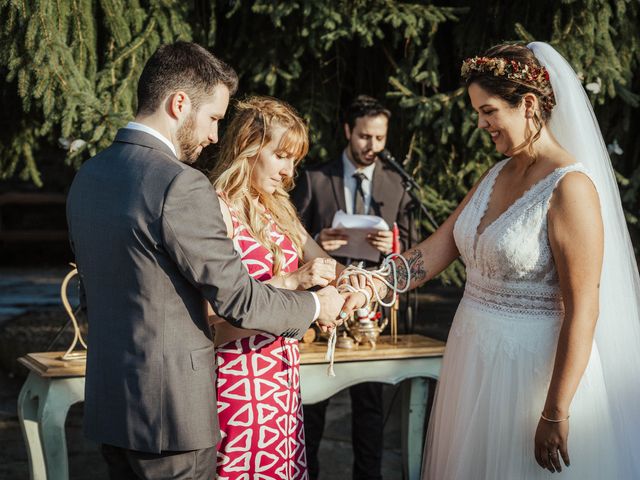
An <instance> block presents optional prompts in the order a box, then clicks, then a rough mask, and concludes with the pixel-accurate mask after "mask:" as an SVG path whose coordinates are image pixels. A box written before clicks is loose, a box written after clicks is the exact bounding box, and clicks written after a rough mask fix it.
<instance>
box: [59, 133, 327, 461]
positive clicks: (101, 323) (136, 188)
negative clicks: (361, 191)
mask: <svg viewBox="0 0 640 480" xmlns="http://www.w3.org/2000/svg"><path fill="white" fill-rule="evenodd" d="M67 218H68V222H69V233H70V238H71V243H72V247H73V249H74V252H75V256H76V261H77V265H78V270H79V272H80V279H81V283H82V285H83V288H84V294H85V296H86V306H87V315H88V319H89V352H88V358H87V378H86V391H85V410H84V416H85V434H86V435H87V437H89V438H90V439H92V440H95V441H97V442H99V443H106V444H110V445H115V446H118V447H123V448H128V449H132V450H140V451H146V452H156V453H157V452H160V451H163V450H195V449H201V448H209V447H211V446H214V445H216V443H217V442H218V441H219V438H220V432H219V428H218V419H217V415H216V397H215V389H214V382H215V359H214V352H213V344H212V342H211V333H210V329H209V326H208V323H207V316H206V310H205V304H204V300H203V297H204V298H206V300H208V301H209V302H211V304H212V305H213V307H214V309H215V310H216V312H217V313H218V314H219V315H220V316H222V317H224V318H226V319H227V320H228V321H229V322H231V323H233V324H234V325H236V326H239V327H244V328H251V329H258V330H264V331H267V332H271V333H274V334H276V335H284V336H289V337H300V336H301V335H302V334H303V333H304V332H305V331H306V329H307V327H308V326H309V324H310V323H311V321H312V320H313V315H314V312H315V301H314V300H313V298H312V296H311V294H310V293H308V292H294V291H286V290H278V289H276V288H272V287H270V286H268V285H264V284H261V283H259V282H257V281H255V280H253V279H252V278H251V277H250V276H249V275H248V274H247V272H246V269H245V268H244V266H243V265H242V263H241V261H240V257H239V256H238V255H237V254H236V252H235V250H234V249H233V244H232V242H231V240H229V239H228V238H227V232H226V228H225V224H224V222H223V220H222V215H221V213H220V207H219V203H218V197H217V195H216V194H215V192H214V190H213V188H212V186H211V184H210V182H209V181H208V180H207V178H206V177H205V176H204V175H203V174H202V173H200V172H198V171H197V170H195V169H193V168H192V167H190V166H188V165H185V164H183V163H181V162H179V161H178V160H177V159H176V157H175V156H174V155H173V153H172V152H171V150H170V149H169V148H168V147H167V146H166V145H165V144H164V143H162V142H161V141H160V140H158V139H156V138H155V137H153V136H152V135H149V134H147V133H144V132H139V131H135V130H130V129H123V130H120V131H119V132H118V134H117V136H116V139H115V142H114V143H113V144H112V145H111V146H110V147H109V148H107V149H106V150H104V151H102V152H101V153H99V154H98V155H96V156H95V157H93V158H92V159H90V160H89V161H87V162H86V163H85V164H84V165H83V166H82V168H81V169H80V171H79V172H78V174H77V175H76V177H75V179H74V181H73V184H72V186H71V189H70V191H69V196H68V199H67Z"/></svg>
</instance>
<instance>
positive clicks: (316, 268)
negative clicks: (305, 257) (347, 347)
mask: <svg viewBox="0 0 640 480" xmlns="http://www.w3.org/2000/svg"><path fill="white" fill-rule="evenodd" d="M335 265H336V262H335V260H333V259H330V258H319V259H314V260H313V261H312V262H309V263H308V264H305V266H303V267H301V269H302V268H305V267H307V272H304V273H301V276H300V278H305V279H307V280H308V282H309V283H311V285H309V286H307V285H308V284H306V283H305V284H300V287H305V288H309V287H310V286H314V285H319V286H323V285H324V288H322V289H321V290H319V291H318V292H316V293H317V295H318V299H319V300H320V316H319V317H318V319H317V320H316V323H317V325H318V326H319V327H320V329H321V330H322V331H323V332H332V331H333V330H334V329H335V328H336V327H339V326H340V325H342V323H343V322H344V320H345V319H346V318H348V317H349V315H350V314H351V313H352V312H353V311H354V310H356V309H358V308H362V307H364V306H365V305H366V304H367V303H369V301H370V299H371V298H372V293H373V289H372V287H371V286H370V285H368V284H367V279H366V278H365V277H364V275H350V276H349V277H348V280H347V281H348V284H349V285H351V286H352V287H353V288H354V289H355V290H359V291H355V292H339V291H338V289H337V288H336V287H334V286H332V285H329V283H330V282H332V281H334V280H335ZM301 269H298V271H300V270H301ZM363 290H366V291H367V292H368V293H367V294H365V293H363V292H362V291H363Z"/></svg>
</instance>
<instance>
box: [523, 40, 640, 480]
mask: <svg viewBox="0 0 640 480" xmlns="http://www.w3.org/2000/svg"><path fill="white" fill-rule="evenodd" d="M527 46H528V47H529V49H531V51H533V53H534V54H535V56H536V58H537V59H538V61H539V62H540V63H541V64H542V65H544V66H545V67H546V69H547V70H548V72H549V77H550V80H551V85H552V86H553V91H554V94H555V97H556V106H555V107H554V109H553V111H552V114H551V120H550V122H549V124H548V127H549V128H550V130H551V132H552V133H553V135H554V136H555V137H556V139H557V140H558V142H560V144H561V145H562V146H563V147H564V148H565V149H566V150H567V151H569V152H570V153H571V154H572V155H573V156H574V157H575V158H576V159H577V160H578V161H579V162H582V163H583V164H584V165H585V167H587V169H588V170H589V172H590V173H591V175H592V178H593V180H594V183H595V185H596V189H597V190H598V193H599V195H600V204H601V207H602V219H603V222H604V238H605V240H604V261H603V270H602V278H601V282H600V317H599V318H598V324H597V327H596V335H595V342H596V344H597V346H598V350H599V351H600V357H601V361H602V368H603V373H604V379H605V384H606V390H607V397H608V401H609V406H610V411H611V416H612V420H613V425H614V428H615V432H616V439H617V440H618V441H619V444H618V445H615V449H616V451H617V452H618V453H619V456H618V458H619V459H621V460H622V461H623V462H624V464H621V465H619V466H620V468H621V470H620V474H621V476H620V478H640V316H639V307H640V280H639V279H638V267H637V264H636V261H635V256H634V252H633V246H632V245H631V239H630V237H629V231H628V230H627V225H626V222H625V217H624V213H623V211H622V204H621V201H620V193H619V192H618V185H617V183H616V179H615V175H614V171H613V167H612V166H611V160H610V159H609V154H608V152H607V148H606V146H605V143H604V140H603V138H602V134H601V133H600V127H599V126H598V121H597V120H596V117H595V115H594V113H593V109H592V108H591V103H590V102H589V99H588V97H587V95H586V93H585V91H584V89H583V87H582V84H581V83H580V80H578V77H577V76H576V74H575V72H574V71H573V69H572V68H571V66H570V65H569V63H567V61H566V60H565V59H564V58H563V57H562V56H561V55H560V54H559V53H558V52H557V51H556V50H555V49H554V48H553V47H551V46H550V45H548V44H546V43H542V42H533V43H530V44H529V45H527ZM579 243H580V240H579V239H576V246H578V245H579ZM612 447H614V446H612ZM597 454H598V452H594V455H597ZM621 463H622V462H621Z"/></svg>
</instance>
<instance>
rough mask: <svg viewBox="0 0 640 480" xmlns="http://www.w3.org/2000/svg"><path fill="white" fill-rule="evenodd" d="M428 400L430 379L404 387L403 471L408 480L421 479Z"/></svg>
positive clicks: (413, 379)
mask: <svg viewBox="0 0 640 480" xmlns="http://www.w3.org/2000/svg"><path fill="white" fill-rule="evenodd" d="M428 398H429V381H428V379H426V378H424V377H417V378H412V379H411V380H408V381H406V382H404V384H403V385H402V443H401V446H402V471H403V476H404V478H405V479H406V480H418V479H419V478H420V470H421V468H422V452H423V449H424V436H425V431H424V425H425V417H426V411H427V401H428Z"/></svg>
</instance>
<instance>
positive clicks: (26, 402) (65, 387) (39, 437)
mask: <svg viewBox="0 0 640 480" xmlns="http://www.w3.org/2000/svg"><path fill="white" fill-rule="evenodd" d="M83 399H84V378H49V379H43V378H40V377H38V376H37V375H35V374H33V373H32V374H30V375H29V378H28V379H27V382H26V383H25V385H24V387H23V389H22V392H21V393H20V398H19V405H18V410H19V415H20V423H21V426H22V431H23V433H24V435H25V440H26V442H27V450H28V452H29V462H30V470H31V478H32V479H33V480H66V479H68V478H69V464H68V460H67V441H66V436H65V431H64V424H65V420H66V418H67V413H68V412H69V407H71V405H73V404H74V403H77V402H81V401H82V400H83ZM34 413H35V416H34ZM36 431H37V433H36Z"/></svg>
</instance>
